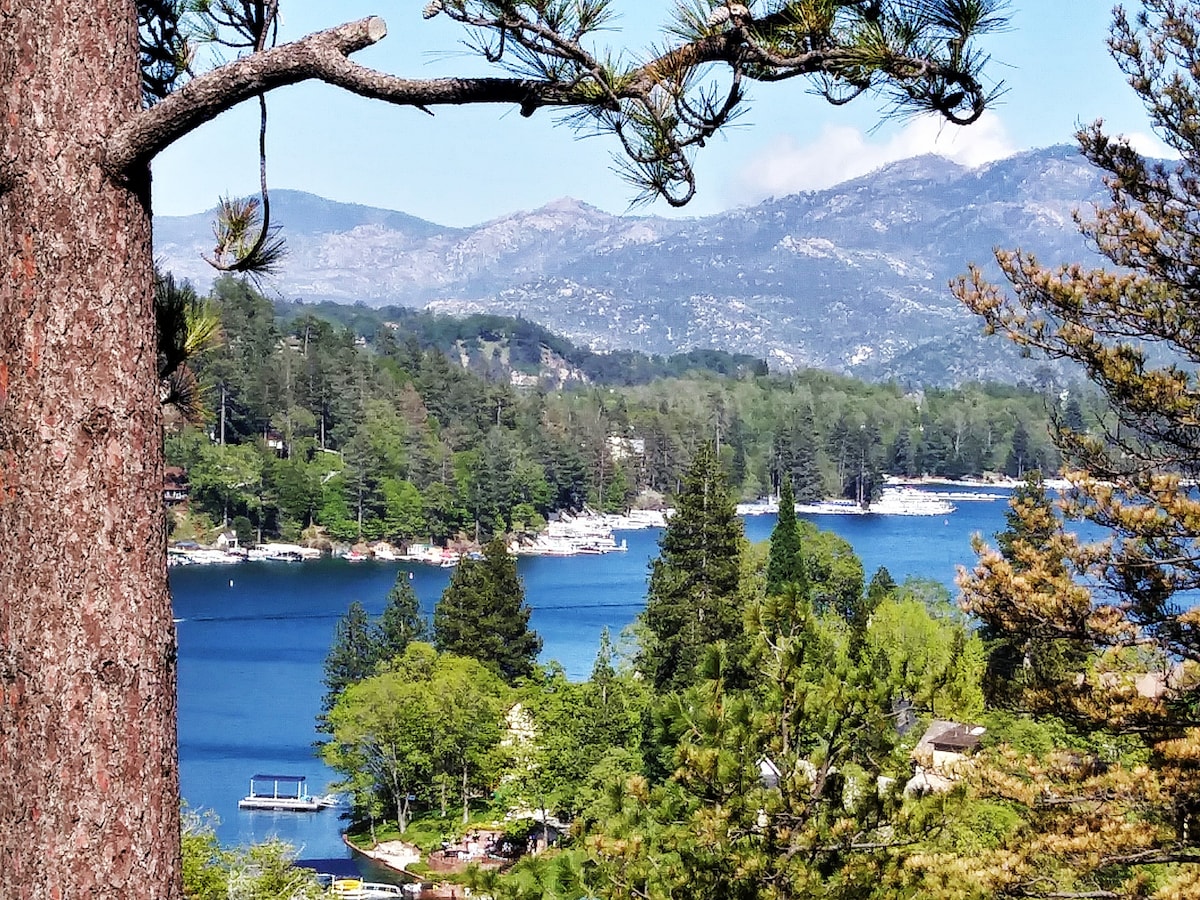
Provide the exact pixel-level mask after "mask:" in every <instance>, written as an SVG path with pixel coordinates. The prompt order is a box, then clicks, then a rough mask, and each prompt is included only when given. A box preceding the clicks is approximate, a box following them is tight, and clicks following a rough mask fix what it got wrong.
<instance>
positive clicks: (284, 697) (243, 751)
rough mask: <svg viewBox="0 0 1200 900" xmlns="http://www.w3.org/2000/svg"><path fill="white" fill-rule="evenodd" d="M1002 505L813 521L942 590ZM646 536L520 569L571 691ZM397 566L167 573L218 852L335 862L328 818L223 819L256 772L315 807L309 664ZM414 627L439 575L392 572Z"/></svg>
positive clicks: (637, 572)
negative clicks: (415, 607) (614, 548)
mask: <svg viewBox="0 0 1200 900" xmlns="http://www.w3.org/2000/svg"><path fill="white" fill-rule="evenodd" d="M1006 509H1007V506H1006V505H1005V504H1004V503H1003V502H999V501H984V502H963V503H959V504H958V507H957V509H956V510H955V511H954V512H953V513H951V514H949V515H947V516H945V517H940V516H939V517H906V516H886V517H885V516H818V517H815V518H814V521H816V523H817V524H818V525H819V526H820V527H822V528H827V529H830V530H833V531H835V532H837V533H838V534H840V535H842V536H843V537H844V538H846V539H847V540H848V541H849V542H850V543H851V544H852V545H853V546H854V549H855V551H856V552H857V553H858V554H859V556H861V557H862V559H863V565H864V568H865V570H866V573H867V577H868V578H870V576H871V574H872V573H873V572H874V571H875V570H876V569H877V568H878V567H879V566H887V568H888V571H889V572H891V574H892V577H893V578H895V580H896V581H898V582H899V581H902V580H904V579H905V578H907V577H909V576H916V577H922V578H933V579H936V580H938V581H940V582H942V583H944V584H946V585H947V586H949V587H951V588H953V581H954V575H955V569H956V566H958V565H964V564H965V565H969V564H970V563H971V561H972V559H973V556H972V553H971V549H970V539H971V535H972V534H973V533H975V532H981V533H983V534H984V535H985V536H987V537H989V538H990V536H991V535H992V534H994V533H995V532H996V531H998V530H1000V529H1001V528H1003V525H1004V512H1005V510H1006ZM744 521H745V525H746V534H747V537H748V538H749V539H750V540H752V541H765V540H767V539H768V538H769V537H770V533H771V529H772V528H773V527H774V525H775V517H774V516H755V517H749V518H747V519H745V520H744ZM659 534H660V532H659V531H658V530H648V531H631V532H623V533H619V534H618V535H617V540H618V541H620V540H621V539H622V538H624V539H625V540H627V541H628V542H629V550H628V552H626V553H613V554H608V555H605V556H577V557H527V558H522V559H521V560H520V561H519V566H518V569H519V571H520V574H521V576H522V578H523V580H524V582H525V593H526V600H527V602H528V603H529V605H530V607H532V609H533V615H532V617H531V625H532V627H533V628H534V629H536V630H537V631H538V633H539V634H541V636H542V638H543V641H544V649H543V653H542V659H543V661H549V660H557V661H558V662H560V663H561V664H562V665H563V667H564V668H565V669H566V671H567V674H568V675H569V676H570V677H572V678H578V679H582V678H586V677H587V676H588V675H589V673H590V672H591V667H592V661H593V659H594V657H595V653H596V646H597V643H598V641H599V636H600V631H601V629H602V628H603V627H604V626H606V625H607V626H608V627H609V629H610V630H611V631H612V633H613V636H614V638H615V637H616V636H617V635H618V633H619V632H620V630H621V629H622V628H624V627H625V626H626V625H628V624H629V623H630V622H632V621H633V619H634V618H635V617H636V616H637V614H638V612H640V610H641V608H642V605H643V603H644V600H645V590H646V577H647V573H648V569H649V563H650V560H651V559H652V558H653V557H654V556H656V555H657V553H658V537H659ZM399 571H401V566H400V564H398V563H383V562H373V561H371V562H357V563H350V562H346V561H344V560H340V559H323V560H320V561H316V562H308V563H265V562H259V563H243V564H241V565H237V566H187V567H183V568H177V569H173V570H172V571H171V587H172V591H173V594H174V605H175V615H176V617H177V618H178V619H179V620H180V621H179V623H178V626H177V627H178V632H179V747H180V750H179V752H180V777H181V782H182V784H181V787H182V792H183V796H184V798H185V800H186V801H187V802H188V804H189V805H190V806H191V807H193V808H196V809H203V810H208V811H211V812H212V813H214V814H215V815H216V816H217V817H218V818H219V819H220V825H219V827H218V834H219V836H220V838H221V840H222V842H223V843H225V844H227V845H235V844H246V843H252V842H256V841H262V840H265V839H266V838H268V837H279V838H282V839H283V840H286V841H288V842H289V843H291V844H293V845H294V846H295V847H296V848H297V849H298V850H299V852H300V855H301V857H302V858H306V859H326V858H338V859H344V858H346V857H347V856H348V853H347V851H346V850H345V848H344V846H343V845H342V843H341V839H340V835H339V828H340V823H339V820H338V815H337V812H336V811H335V810H325V811H322V812H318V813H271V812H247V811H240V810H238V808H237V801H238V800H239V799H240V798H241V797H243V796H245V794H246V793H247V791H248V788H249V779H250V776H251V775H254V774H256V773H260V772H261V773H271V774H302V775H307V776H308V779H309V785H310V791H311V792H312V793H324V791H325V787H326V785H327V784H328V783H329V782H330V781H332V780H333V778H334V773H333V772H331V771H330V770H328V769H327V768H325V767H324V766H323V765H322V764H321V763H320V761H319V760H318V759H317V758H316V756H315V754H314V752H313V742H314V741H316V740H317V739H318V737H319V735H318V734H317V732H316V731H315V730H314V728H313V722H314V718H315V716H316V714H317V712H318V711H319V709H320V702H321V696H322V693H323V687H322V684H321V677H322V663H323V662H324V659H325V654H326V652H327V651H328V649H329V645H330V642H331V641H332V639H333V633H334V628H335V626H336V624H337V620H338V618H339V617H340V616H341V615H342V614H343V613H345V611H346V608H347V607H348V606H349V605H350V603H351V602H352V601H354V600H358V601H360V602H362V604H363V605H364V606H365V607H366V609H367V611H368V612H370V613H371V614H373V615H377V614H378V613H379V612H380V611H381V610H382V609H383V603H384V598H385V597H386V595H387V592H388V590H389V588H390V587H391V586H392V583H393V582H394V580H395V578H396V575H397V573H398V572H399ZM405 571H409V572H411V575H412V582H413V587H414V589H415V590H416V593H417V597H418V598H419V599H420V601H421V605H422V608H423V609H424V611H425V612H426V613H427V614H432V610H433V605H434V604H435V603H436V602H437V599H438V597H439V596H440V595H441V592H442V590H443V589H444V588H445V586H446V584H447V582H448V581H449V578H450V570H447V569H436V568H430V567H423V566H412V567H406V568H405Z"/></svg>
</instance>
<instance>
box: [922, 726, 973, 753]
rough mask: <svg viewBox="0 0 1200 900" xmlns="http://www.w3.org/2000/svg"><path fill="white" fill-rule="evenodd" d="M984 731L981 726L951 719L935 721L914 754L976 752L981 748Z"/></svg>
mask: <svg viewBox="0 0 1200 900" xmlns="http://www.w3.org/2000/svg"><path fill="white" fill-rule="evenodd" d="M984 730H985V729H984V728H983V727H982V726H979V725H963V724H962V723H960V722H952V721H950V720H949V719H934V720H933V721H932V722H931V723H930V724H929V727H928V728H926V729H925V733H924V734H923V735H922V736H921V740H920V741H918V742H917V746H916V748H915V749H914V750H913V753H914V754H919V753H922V752H924V753H929V752H932V751H933V750H942V751H949V752H953V753H962V752H964V751H967V750H974V749H975V748H976V747H978V746H979V741H980V738H981V737H982V736H983V733H984Z"/></svg>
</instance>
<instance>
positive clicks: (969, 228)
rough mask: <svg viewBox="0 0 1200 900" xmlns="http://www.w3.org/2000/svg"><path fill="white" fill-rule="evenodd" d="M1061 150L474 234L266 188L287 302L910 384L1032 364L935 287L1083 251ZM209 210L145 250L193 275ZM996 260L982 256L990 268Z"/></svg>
mask: <svg viewBox="0 0 1200 900" xmlns="http://www.w3.org/2000/svg"><path fill="white" fill-rule="evenodd" d="M1102 190H1103V189H1102V185H1101V182H1100V178H1099V175H1098V173H1097V172H1096V171H1095V170H1094V169H1093V168H1092V167H1091V166H1090V164H1089V163H1087V162H1086V161H1085V160H1084V159H1083V158H1082V157H1080V156H1079V155H1078V153H1077V152H1076V151H1075V150H1074V149H1071V148H1066V147H1054V148H1050V149H1047V150H1039V151H1034V152H1029V153H1024V154H1020V155H1018V156H1015V157H1012V158H1010V159H1007V160H1002V161H1000V162H996V163H993V164H991V165H987V166H984V167H981V168H978V169H965V168H962V167H960V166H958V165H956V164H954V163H952V162H950V161H948V160H946V159H943V158H941V157H935V156H926V157H919V158H916V159H911V160H906V161H904V162H899V163H895V164H893V165H890V166H887V167H886V168H884V169H881V170H879V171H878V172H875V173H873V174H871V175H868V176H865V177H863V178H858V179H855V180H853V181H849V182H846V183H844V184H841V185H838V186H836V187H833V188H830V189H828V190H823V191H811V192H806V193H802V194H796V195H793V196H789V197H784V198H780V199H773V200H769V201H766V202H764V203H761V204H759V205H757V206H753V207H749V208H744V209H738V210H734V211H731V212H727V213H722V214H719V215H714V216H708V217H705V218H695V219H663V218H655V217H633V216H612V215H609V214H607V213H604V212H602V211H600V210H598V209H595V208H593V207H590V206H587V205H586V204H583V203H579V202H577V201H574V200H561V201H558V202H555V203H552V204H550V205H548V206H545V207H542V208H541V209H537V210H533V211H532V212H519V213H513V214H512V215H509V216H505V217H502V218H499V219H496V220H494V221H491V222H486V223H484V224H482V225H478V226H476V227H473V228H461V229H460V228H445V227H442V226H439V225H435V224H433V223H430V222H426V221H423V220H421V219H417V218H414V217H412V216H407V215H404V214H402V213H398V212H390V211H386V210H379V209H372V208H370V207H365V206H354V205H348V204H342V203H334V202H331V201H327V200H323V199H321V198H318V197H314V196H312V195H309V194H303V193H299V192H294V191H276V192H273V193H272V195H271V201H272V210H273V212H274V220H275V221H276V222H277V223H278V224H280V225H282V226H283V228H284V231H285V234H286V237H287V240H288V245H289V248H290V253H289V256H288V258H287V260H286V261H285V264H284V269H283V272H282V273H281V274H280V276H279V277H278V278H275V279H273V280H272V282H271V284H270V287H271V290H273V291H275V290H277V291H278V292H279V293H280V294H281V295H282V296H283V297H285V298H287V299H302V300H306V301H321V300H333V301H337V302H343V303H355V302H363V303H366V304H368V305H371V306H382V305H387V304H401V305H405V306H413V307H424V308H428V309H432V310H435V311H441V312H445V313H447V314H464V313H468V312H494V313H501V314H505V315H521V316H523V317H525V318H527V319H530V320H532V321H535V322H538V323H541V324H543V325H545V326H546V327H548V328H549V329H551V330H552V331H554V332H556V333H559V334H562V335H563V336H565V337H567V338H569V339H571V340H572V341H574V342H576V343H578V344H581V345H586V346H590V347H592V348H594V349H608V348H631V349H638V350H643V351H647V352H652V353H672V352H678V351H681V350H688V349H692V348H697V347H715V348H719V349H724V350H730V351H737V352H741V353H751V354H755V355H759V356H764V357H767V358H768V359H770V361H771V364H772V365H773V366H775V367H785V366H799V365H814V366H820V367H824V368H828V369H833V370H836V371H841V372H847V373H851V374H855V375H858V376H860V377H866V378H888V377H896V378H899V379H902V380H906V381H908V380H912V381H921V382H925V383H947V382H958V381H962V380H966V379H971V378H1000V379H1004V380H1024V379H1025V378H1028V376H1029V372H1030V364H1029V363H1027V362H1023V361H1020V360H1018V359H1017V357H1016V355H1015V354H1014V353H1012V352H1011V350H1010V349H1009V348H1008V347H1007V346H1006V345H1005V343H1004V342H1003V341H1001V340H1000V339H997V338H990V339H986V340H985V339H982V338H981V337H980V335H979V326H978V323H977V322H976V321H975V320H974V319H973V318H972V317H971V316H969V315H968V314H967V313H966V312H965V311H964V310H963V309H962V308H961V307H960V306H959V305H958V304H957V302H956V301H955V300H954V298H953V297H952V296H951V295H950V293H949V291H948V289H947V283H948V282H949V280H950V279H951V278H953V277H954V276H956V275H958V274H960V273H962V272H963V271H965V269H966V266H967V263H968V262H971V261H974V262H978V263H981V264H988V265H989V266H990V265H991V258H992V257H991V254H992V249H993V247H997V246H999V247H1022V248H1024V249H1026V250H1030V251H1033V252H1035V253H1036V254H1037V255H1038V256H1039V257H1040V258H1041V259H1043V260H1044V261H1047V262H1060V261H1062V262H1071V261H1081V260H1087V259H1091V258H1092V254H1091V251H1089V250H1088V248H1087V247H1086V245H1085V244H1084V241H1083V239H1082V238H1081V237H1080V236H1079V234H1078V232H1077V231H1076V229H1075V226H1074V223H1073V221H1072V213H1073V211H1074V210H1076V209H1077V208H1081V207H1082V208H1084V209H1085V210H1086V209H1087V207H1088V205H1089V203H1090V202H1091V201H1093V200H1095V199H1098V198H1100V197H1101V196H1102ZM210 222H211V214H202V215H197V216H188V217H184V218H173V217H159V218H158V219H156V222H155V241H156V247H155V251H156V255H157V257H158V258H159V259H160V260H161V261H162V262H163V263H164V265H165V266H166V267H167V268H168V269H170V270H171V271H173V272H175V274H176V275H180V276H184V277H187V278H190V279H192V280H193V281H195V282H196V283H197V284H200V285H206V284H207V283H208V282H209V281H210V280H211V277H212V273H211V270H209V269H208V268H207V266H206V265H205V264H204V263H203V261H202V260H201V259H200V255H201V254H202V253H204V252H207V251H208V249H209V247H210V245H211V241H212V238H211V231H210ZM993 268H994V266H993Z"/></svg>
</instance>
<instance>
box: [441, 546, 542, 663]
mask: <svg viewBox="0 0 1200 900" xmlns="http://www.w3.org/2000/svg"><path fill="white" fill-rule="evenodd" d="M531 612H532V610H530V608H529V607H528V606H526V605H525V589H524V587H523V586H522V584H521V579H520V577H519V576H518V575H517V562H516V560H515V559H514V558H513V556H512V555H511V554H510V553H509V552H508V549H507V548H506V547H505V546H504V539H503V538H499V537H497V538H494V539H493V540H492V541H491V543H489V544H488V545H487V546H486V547H485V548H484V550H483V559H464V560H462V561H461V562H460V563H459V564H458V567H457V568H456V569H455V571H454V574H453V575H452V576H451V578H450V584H448V585H447V586H446V590H445V591H444V592H443V593H442V597H441V599H440V600H439V601H438V604H437V607H436V608H435V609H434V611H433V630H434V638H435V643H436V645H437V648H438V650H439V651H441V652H443V653H454V654H457V655H458V656H467V657H470V658H472V659H477V660H479V661H480V662H481V663H483V664H484V665H485V666H487V667H488V668H490V669H492V670H493V671H495V672H497V673H498V674H500V675H501V676H502V677H503V678H504V679H505V680H506V681H508V682H509V683H510V684H511V683H512V682H513V681H515V680H516V679H517V678H521V677H525V676H529V675H531V674H533V670H534V662H535V660H536V659H537V655H538V653H539V652H541V649H542V639H541V637H539V636H538V634H537V632H535V631H532V630H530V628H529V616H530V613H531Z"/></svg>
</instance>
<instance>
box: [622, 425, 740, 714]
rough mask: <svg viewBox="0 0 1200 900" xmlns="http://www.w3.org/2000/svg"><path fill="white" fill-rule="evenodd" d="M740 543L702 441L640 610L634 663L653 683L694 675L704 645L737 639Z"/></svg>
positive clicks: (681, 683)
mask: <svg viewBox="0 0 1200 900" xmlns="http://www.w3.org/2000/svg"><path fill="white" fill-rule="evenodd" d="M743 543H744V536H743V533H742V525H741V521H740V520H739V519H738V517H737V513H736V509H735V504H734V502H733V500H732V498H731V497H730V495H729V490H728V488H727V486H726V484H725V476H724V474H723V473H722V471H721V469H720V467H719V465H718V463H717V459H716V456H715V454H714V452H713V448H712V447H711V446H710V445H707V444H706V445H702V446H701V447H700V448H699V449H698V450H697V452H696V455H695V457H694V458H693V460H692V463H691V466H690V467H689V468H688V471H687V474H686V475H685V476H684V479H683V488H682V490H681V491H680V493H679V495H678V496H677V497H676V498H675V513H674V515H673V516H671V519H670V521H669V522H668V523H667V527H666V529H665V530H664V531H663V534H662V537H661V538H660V539H659V549H660V552H659V556H658V558H657V559H655V560H654V562H653V563H652V564H651V568H650V587H649V592H648V594H647V597H646V609H645V611H644V612H643V613H642V616H641V621H642V623H643V624H644V625H645V626H646V635H647V637H646V643H645V644H644V646H643V647H642V656H641V660H640V662H639V665H640V667H641V668H642V671H643V673H644V674H645V675H646V677H647V678H649V679H650V682H651V683H652V684H653V685H654V687H655V688H656V689H657V690H663V691H671V690H677V689H680V688H683V687H686V686H687V685H689V684H691V683H693V682H694V680H695V678H696V677H697V666H698V665H699V663H700V661H701V658H702V657H703V655H704V652H705V651H706V650H707V648H709V647H711V646H712V645H714V644H716V643H718V642H725V643H728V644H737V643H738V642H739V641H740V640H741V638H742V617H741V609H740V608H739V606H738V603H737V598H738V588H739V578H740V572H739V556H740V553H741V549H742V544H743Z"/></svg>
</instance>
